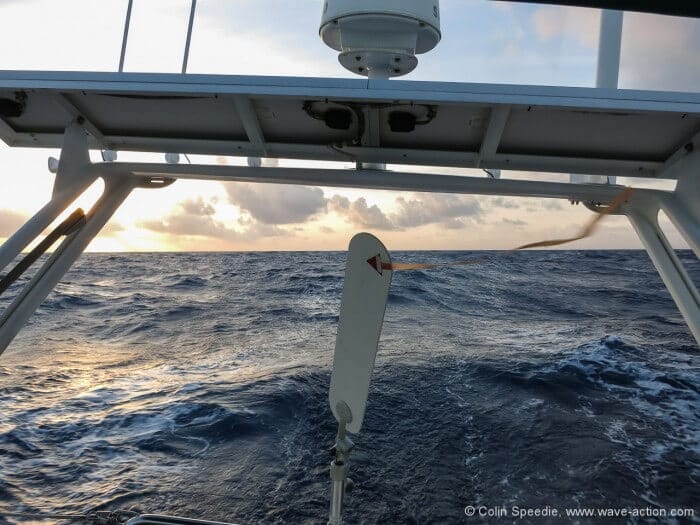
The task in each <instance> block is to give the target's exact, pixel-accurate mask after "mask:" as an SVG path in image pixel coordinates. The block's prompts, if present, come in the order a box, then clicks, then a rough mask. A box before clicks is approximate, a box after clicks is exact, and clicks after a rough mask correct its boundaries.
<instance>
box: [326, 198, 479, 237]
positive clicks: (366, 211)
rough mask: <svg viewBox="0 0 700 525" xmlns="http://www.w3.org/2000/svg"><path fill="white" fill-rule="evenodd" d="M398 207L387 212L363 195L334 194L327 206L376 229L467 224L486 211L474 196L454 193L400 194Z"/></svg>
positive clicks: (397, 199) (453, 227)
mask: <svg viewBox="0 0 700 525" xmlns="http://www.w3.org/2000/svg"><path fill="white" fill-rule="evenodd" d="M395 203H396V211H394V212H393V213H390V214H386V213H384V212H383V211H382V210H381V209H380V208H379V206H377V205H376V204H374V205H372V206H368V205H367V201H366V200H365V198H364V197H360V198H359V199H357V200H355V201H351V200H350V199H348V198H347V197H342V196H340V195H334V196H333V197H331V198H330V199H329V200H328V210H329V211H331V212H335V213H337V214H338V215H341V216H344V217H345V218H346V220H348V221H349V222H350V223H352V224H354V225H355V226H360V227H363V228H373V229H376V230H404V229H407V228H414V227H418V226H425V225H428V224H439V225H440V226H442V227H443V228H447V229H451V230H454V229H461V228H464V227H465V226H466V223H465V222H464V220H463V219H464V218H468V217H471V218H478V217H480V216H481V215H482V214H483V210H482V209H481V205H480V204H479V201H478V200H476V199H475V198H474V197H469V196H464V195H451V194H434V193H427V194H414V195H413V196H411V197H402V196H400V197H397V198H396V201H395Z"/></svg>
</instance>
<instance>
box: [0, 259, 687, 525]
mask: <svg viewBox="0 0 700 525" xmlns="http://www.w3.org/2000/svg"><path fill="white" fill-rule="evenodd" d="M679 254H680V256H681V258H682V260H683V261H684V263H685V264H686V267H687V268H688V269H689V271H690V273H691V275H692V277H693V279H694V281H695V282H696V283H698V282H700V262H699V261H698V259H697V258H696V257H695V256H694V255H693V254H692V253H691V252H690V251H683V252H679ZM392 255H393V258H394V260H395V261H402V262H447V261H451V260H455V261H456V260H461V259H466V258H479V257H481V256H487V257H488V256H489V253H488V252H394V253H393V254H392ZM344 262H345V253H344V252H274V253H153V254H150V253H144V254H131V253H129V254H86V255H84V256H83V257H82V258H81V259H80V260H79V261H78V263H77V264H76V266H75V267H74V269H72V270H71V271H70V273H69V274H67V275H66V277H65V278H64V279H63V282H62V283H61V284H59V286H57V287H56V290H55V291H54V292H53V293H52V294H51V295H50V296H49V297H48V298H47V300H46V301H45V302H44V303H43V305H42V306H41V307H40V309H39V310H38V312H37V313H36V314H35V315H34V317H33V318H32V319H31V321H30V324H29V325H28V326H27V327H26V328H25V329H24V331H23V332H21V333H20V334H19V336H18V337H17V338H16V340H15V341H14V342H13V344H12V345H11V346H10V348H9V349H8V350H7V351H6V352H5V354H3V355H2V356H0V516H1V515H3V514H4V513H7V512H19V511H24V512H28V511H54V512H86V511H92V510H108V509H109V510H111V509H136V510H140V511H144V512H150V513H168V514H174V515H182V516H188V517H192V518H207V519H212V520H221V521H230V522H236V523H240V524H257V523H325V522H326V520H327V517H328V505H329V488H330V479H329V473H328V467H329V462H330V460H331V455H330V451H329V450H330V448H331V446H332V445H333V442H334V437H335V431H336V424H335V420H334V419H333V416H332V414H331V412H330V409H329V407H328V400H327V396H328V386H329V380H330V372H331V363H332V354H333V348H334V341H335V331H336V326H337V322H338V311H339V306H340V299H341V291H342V284H343V279H342V278H343V272H344ZM16 289H17V287H16V286H15V287H14V288H12V289H11V290H10V291H8V293H6V294H5V295H4V296H3V297H2V298H0V307H3V308H4V307H5V306H6V305H7V304H8V303H9V300H10V299H11V297H12V295H14V294H13V290H16ZM354 441H355V443H356V449H355V451H354V452H353V455H352V457H351V462H350V477H351V478H352V479H353V481H354V490H353V492H352V493H351V494H350V495H349V496H348V498H347V499H346V508H345V518H346V520H347V523H400V524H403V523H416V524H418V523H420V524H425V523H435V524H445V523H538V524H541V523H566V522H569V521H571V520H570V519H564V518H563V517H562V513H564V512H565V509H569V508H574V509H576V508H578V509H583V508H595V509H632V510H633V509H656V511H655V514H654V513H653V512H648V513H647V515H636V516H632V517H628V518H625V519H620V518H617V519H608V520H607V521H603V522H605V523H620V522H629V523H691V522H694V523H698V520H699V519H700V356H699V354H698V347H697V345H696V343H695V341H694V339H693V338H692V336H691V334H690V331H689V330H688V328H687V327H686V325H685V324H684V322H683V320H682V318H681V316H680V313H679V312H678V310H677V309H676V306H675V305H674V303H673V301H672V299H671V297H670V295H669V294H668V292H667V291H666V289H665V287H664V285H663V283H662V282H661V279H660V278H659V277H658V275H657V273H656V271H655V270H654V268H653V266H652V264H651V263H650V261H649V259H648V256H647V255H646V253H645V252H643V251H531V252H521V253H512V254H506V255H502V256H499V257H494V258H492V259H491V260H490V262H487V263H485V264H482V265H477V266H462V267H450V268H441V269H434V270H419V271H407V272H396V273H395V275H394V279H393V283H392V286H391V292H390V298H389V304H388V307H387V313H386V318H385V323H384V328H383V332H382V337H381V342H380V349H379V354H378V357H377V363H376V367H375V371H374V376H373V382H372V387H371V390H370V395H369V404H368V408H367V413H366V417H365V422H364V427H363V431H362V433H361V434H359V435H357V436H354ZM470 506H471V507H473V508H474V509H479V511H483V512H486V511H484V510H483V509H487V510H488V509H496V510H495V511H493V512H491V514H492V515H491V516H488V515H487V516H486V517H484V518H479V517H478V516H477V517H474V518H471V519H470V518H469V517H467V516H466V515H465V511H466V512H469V511H468V507H470ZM514 507H515V508H519V509H546V508H550V509H556V510H557V512H559V515H558V516H552V515H551V511H550V515H549V516H543V515H542V516H525V517H514V516H513V508H514ZM498 509H505V510H506V511H507V512H508V513H510V514H507V515H506V517H504V516H503V515H502V514H501V515H500V516H497V515H496V514H497V511H498ZM660 509H663V510H664V511H665V512H671V511H672V510H673V509H693V510H694V513H695V518H694V520H695V521H693V518H689V517H682V518H673V517H670V515H669V514H666V516H665V517H660V516H659V512H660ZM477 512H478V511H477ZM14 520H15V518H10V517H7V516H6V517H5V518H2V517H0V523H14ZM577 522H578V523H600V522H601V520H600V519H598V518H591V517H588V518H587V517H583V518H581V517H579V518H577Z"/></svg>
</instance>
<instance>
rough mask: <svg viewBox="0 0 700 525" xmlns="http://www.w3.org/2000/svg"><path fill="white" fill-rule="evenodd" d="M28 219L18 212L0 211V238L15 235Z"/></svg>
mask: <svg viewBox="0 0 700 525" xmlns="http://www.w3.org/2000/svg"><path fill="white" fill-rule="evenodd" d="M28 218H29V217H26V216H24V215H22V214H21V213H17V212H16V211H12V210H0V237H9V236H10V235H12V234H13V233H15V232H16V231H17V230H18V229H19V228H20V227H21V226H22V225H23V224H24V223H25V222H27V219H28Z"/></svg>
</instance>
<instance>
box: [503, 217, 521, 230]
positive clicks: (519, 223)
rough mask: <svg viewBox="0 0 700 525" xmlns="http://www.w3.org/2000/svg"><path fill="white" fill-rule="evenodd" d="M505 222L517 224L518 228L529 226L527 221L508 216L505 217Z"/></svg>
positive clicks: (512, 224)
mask: <svg viewBox="0 0 700 525" xmlns="http://www.w3.org/2000/svg"><path fill="white" fill-rule="evenodd" d="M503 222H505V223H506V224H509V225H511V226H515V227H516V228H522V227H523V226H527V222H525V221H521V220H520V219H509V218H507V217H504V218H503Z"/></svg>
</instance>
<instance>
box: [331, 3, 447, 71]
mask: <svg viewBox="0 0 700 525" xmlns="http://www.w3.org/2000/svg"><path fill="white" fill-rule="evenodd" d="M319 33H320V35H321V38H322V39H323V41H324V42H325V43H326V45H328V46H330V47H332V48H333V49H335V50H336V51H340V55H339V56H338V60H339V61H340V63H341V64H342V65H343V67H345V68H346V69H348V70H350V71H352V72H353V73H357V74H359V75H365V76H369V77H370V78H389V77H396V76H399V75H405V74H406V73H410V72H411V71H413V70H414V69H415V67H416V66H417V65H418V59H417V58H416V55H417V54H420V53H426V52H427V51H430V50H431V49H433V48H434V47H435V46H436V45H437V44H438V42H439V41H440V5H439V2H438V0H324V2H323V14H322V15H321V27H320V29H319Z"/></svg>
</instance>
